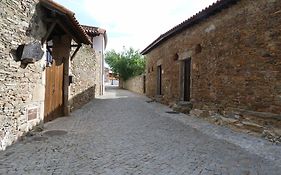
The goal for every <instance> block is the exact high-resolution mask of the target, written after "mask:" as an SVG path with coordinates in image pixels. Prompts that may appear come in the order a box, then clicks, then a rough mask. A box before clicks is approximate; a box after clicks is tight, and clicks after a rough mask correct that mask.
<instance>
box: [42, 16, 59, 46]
mask: <svg viewBox="0 0 281 175" xmlns="http://www.w3.org/2000/svg"><path fill="white" fill-rule="evenodd" d="M56 24H57V22H56V21H54V22H53V23H52V25H51V27H50V28H49V29H48V31H47V33H46V35H45V36H44V37H43V38H42V40H41V44H42V45H43V44H44V43H45V41H46V40H47V39H48V37H49V36H50V34H51V33H52V31H53V30H54V28H55V27H56Z"/></svg>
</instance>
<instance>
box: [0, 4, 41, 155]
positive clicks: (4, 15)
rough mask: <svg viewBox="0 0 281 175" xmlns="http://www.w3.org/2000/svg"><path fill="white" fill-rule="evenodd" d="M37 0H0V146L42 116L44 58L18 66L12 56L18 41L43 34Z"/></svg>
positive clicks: (31, 39) (31, 125) (26, 129)
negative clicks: (25, 65)
mask: <svg viewBox="0 0 281 175" xmlns="http://www.w3.org/2000/svg"><path fill="white" fill-rule="evenodd" d="M37 3H38V2H37V0H21V1H16V0H1V1H0V31H1V32H0V35H1V36H0V150H3V149H5V148H6V146H8V145H10V144H12V143H13V142H14V141H15V140H17V139H18V138H19V137H20V136H22V135H23V134H24V133H25V132H27V131H28V130H30V129H31V128H32V127H33V126H34V125H36V124H38V123H40V122H41V121H42V120H43V117H44V116H43V111H44V97H45V91H44V84H45V72H44V69H43V67H44V64H45V59H41V61H38V62H36V63H35V64H29V65H28V66H27V67H26V68H21V67H20V65H21V63H20V62H18V61H16V60H17V59H16V56H15V50H16V49H17V47H18V46H19V45H20V44H24V43H29V42H33V41H40V40H41V38H42V37H43V35H44V34H45V27H44V25H43V23H42V21H41V20H40V9H39V8H37V7H36V4H37ZM30 109H31V110H30ZM32 109H33V110H32ZM28 113H29V114H28Z"/></svg>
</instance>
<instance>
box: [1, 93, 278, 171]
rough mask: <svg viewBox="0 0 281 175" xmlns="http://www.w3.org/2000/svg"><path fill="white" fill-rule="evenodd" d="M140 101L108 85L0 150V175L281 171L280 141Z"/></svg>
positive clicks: (138, 98)
mask: <svg viewBox="0 0 281 175" xmlns="http://www.w3.org/2000/svg"><path fill="white" fill-rule="evenodd" d="M147 100H148V99H147V98H145V97H142V96H138V95H135V94H132V93H129V92H127V91H124V90H117V91H115V90H110V91H109V92H108V93H107V95H105V96H103V97H101V98H99V99H96V100H93V101H92V102H90V103H88V104H87V105H86V106H84V107H83V108H81V109H80V110H77V111H76V112H74V113H73V114H72V115H71V116H70V117H64V118H59V119H57V120H55V121H52V122H49V123H47V124H46V125H45V130H44V131H43V132H42V133H38V134H36V135H35V136H32V137H28V138H26V139H25V140H23V141H21V142H18V143H17V144H15V145H13V146H11V147H9V148H8V149H7V150H6V151H3V152H0V174H109V175H111V174H113V175H115V174H118V175H119V174H120V175H123V174H124V175H125V174H143V175H154V174H155V175H180V174H186V175H193V174H194V175H199V174H201V175H215V174H217V175H220V174H221V175H227V174H231V175H232V174H234V175H236V174H237V175H262V174H268V175H275V174H276V175H277V174H278V175H280V174H281V147H280V146H274V145H271V144H270V143H268V142H267V141H264V140H261V139H258V138H255V137H252V136H248V135H245V134H241V133H235V132H232V131H230V130H229V129H227V128H223V127H218V126H214V125H211V124H208V123H206V122H204V121H201V120H200V119H197V118H194V117H192V116H186V115H183V114H167V113H165V111H167V110H170V109H169V108H167V107H165V106H163V105H161V104H158V103H147V102H146V101H147ZM46 130H48V131H51V130H64V131H67V133H66V134H64V133H63V132H60V133H57V134H58V135H56V133H53V134H51V133H49V134H47V133H45V134H44V132H47V131H46ZM59 134H60V135H59Z"/></svg>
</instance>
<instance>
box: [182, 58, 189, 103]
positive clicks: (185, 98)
mask: <svg viewBox="0 0 281 175" xmlns="http://www.w3.org/2000/svg"><path fill="white" fill-rule="evenodd" d="M190 69H191V59H190V58H189V59H185V60H184V61H183V71H182V73H183V76H182V77H183V101H190Z"/></svg>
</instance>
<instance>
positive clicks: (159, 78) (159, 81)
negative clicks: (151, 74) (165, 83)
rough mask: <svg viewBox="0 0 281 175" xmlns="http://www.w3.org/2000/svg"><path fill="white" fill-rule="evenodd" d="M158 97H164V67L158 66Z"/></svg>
mask: <svg viewBox="0 0 281 175" xmlns="http://www.w3.org/2000/svg"><path fill="white" fill-rule="evenodd" d="M157 95H162V66H161V65H160V66H157Z"/></svg>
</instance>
